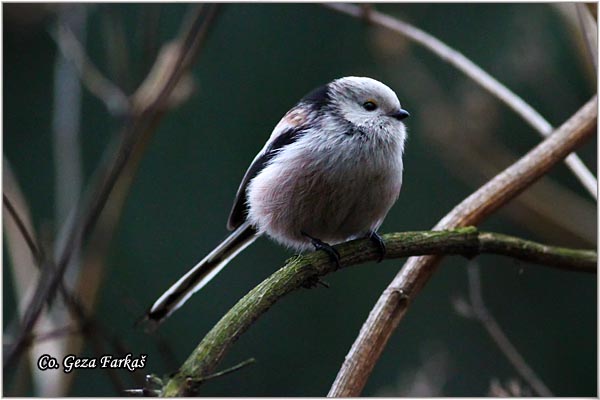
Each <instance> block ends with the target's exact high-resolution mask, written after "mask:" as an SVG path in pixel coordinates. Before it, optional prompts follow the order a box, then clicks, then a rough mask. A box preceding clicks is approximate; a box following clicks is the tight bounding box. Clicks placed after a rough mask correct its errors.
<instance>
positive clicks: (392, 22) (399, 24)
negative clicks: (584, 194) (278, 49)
mask: <svg viewBox="0 0 600 400" xmlns="http://www.w3.org/2000/svg"><path fill="white" fill-rule="evenodd" d="M325 7H327V8H330V9H333V10H336V11H339V12H341V13H344V14H347V15H351V16H353V17H356V18H367V19H368V21H369V22H370V23H373V24H377V25H378V26H381V27H384V28H387V29H390V30H392V31H394V32H397V33H400V34H401V35H404V36H406V37H407V38H408V39H410V40H412V41H414V42H415V43H417V44H420V45H422V46H423V47H425V48H426V49H428V50H430V51H431V52H433V53H434V54H436V55H438V56H439V57H440V58H441V59H442V60H443V61H446V62H447V63H449V64H451V65H452V66H454V67H456V68H457V69H458V70H459V71H461V72H463V73H464V74H465V75H466V76H468V77H469V78H471V79H472V80H473V81H474V82H476V83H478V84H479V85H481V86H482V87H483V88H484V89H486V90H487V91H488V92H490V93H491V94H492V95H494V96H496V97H497V98H498V99H499V100H501V101H502V102H503V103H504V104H506V105H507V106H508V107H509V108H511V109H512V110H513V111H514V112H516V113H517V114H518V115H519V116H520V117H521V118H523V120H525V122H527V123H528V124H529V125H530V126H531V127H533V128H534V129H535V130H536V131H537V132H538V133H540V134H541V135H542V136H544V137H546V136H548V135H549V134H550V133H552V131H553V129H554V128H553V127H552V125H551V124H550V123H549V122H548V121H546V119H544V117H542V116H541V115H540V113H538V112H537V111H536V110H535V109H534V108H533V107H531V106H530V105H529V104H528V103H526V102H525V101H524V100H523V99H522V98H521V97H519V96H517V95H516V94H515V93H513V92H512V91H511V90H509V89H508V88H507V87H506V86H504V85H503V84H502V83H500V82H498V81H497V80H496V79H495V78H494V77H492V76H491V75H490V74H488V73H487V72H485V71H484V70H483V69H481V67H479V66H478V65H477V64H475V63H474V62H473V61H471V60H470V59H468V58H467V57H465V56H464V55H463V54H462V53H460V52H459V51H457V50H455V49H453V48H451V47H450V46H448V45H447V44H445V43H443V42H442V41H441V40H439V39H437V38H436V37H434V36H432V35H430V34H428V33H427V32H425V31H423V30H421V29H419V28H417V27H415V26H412V25H410V24H408V23H406V22H404V21H400V20H399V19H397V18H394V17H391V16H389V15H386V14H384V13H381V12H378V11H375V10H370V11H369V13H368V14H367V15H365V14H364V12H363V9H362V8H361V7H359V6H354V5H350V4H342V3H328V4H325ZM565 162H566V163H567V165H568V167H569V168H570V169H571V171H572V172H573V173H574V174H575V176H576V177H577V179H578V180H579V181H580V182H581V184H582V185H583V186H584V187H585V188H586V189H587V191H588V192H589V193H590V195H592V197H593V198H594V199H597V196H598V195H597V190H598V181H597V179H596V177H594V175H593V174H592V173H591V172H590V170H589V169H588V168H587V167H586V166H585V164H583V162H582V161H581V159H580V158H579V157H578V156H577V155H576V154H574V153H573V154H571V155H569V156H568V157H567V158H566V159H565Z"/></svg>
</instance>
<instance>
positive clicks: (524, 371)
mask: <svg viewBox="0 0 600 400" xmlns="http://www.w3.org/2000/svg"><path fill="white" fill-rule="evenodd" d="M479 270H480V266H479V265H478V264H477V263H476V262H471V263H469V265H468V269H467V273H468V277H469V299H470V304H469V305H468V307H469V309H468V310H469V311H470V313H471V318H476V319H477V320H479V321H480V322H481V324H482V325H483V327H484V328H485V330H486V331H487V333H488V335H490V337H491V339H492V340H493V341H494V343H495V344H496V345H497V346H498V348H499V349H500V351H501V352H502V354H504V356H505V357H506V358H507V359H508V361H509V362H510V363H511V364H512V366H513V367H514V368H515V370H516V371H517V372H518V373H519V375H520V376H521V378H523V379H524V380H525V382H527V383H528V384H529V386H530V387H531V388H532V389H533V390H534V391H535V393H536V394H537V395H538V396H541V397H553V394H552V392H551V391H550V389H548V387H547V386H546V384H545V383H544V382H543V381H542V380H541V379H540V378H539V377H538V376H537V374H536V373H535V371H534V370H533V369H532V368H531V367H530V366H529V364H527V362H526V361H525V359H524V358H523V356H522V355H521V354H520V353H519V351H518V350H517V348H516V347H515V346H514V345H513V344H512V343H511V341H510V340H509V339H508V336H506V333H504V331H503V330H502V327H500V324H499V323H498V322H497V321H496V319H495V318H494V316H493V315H492V314H491V313H490V312H489V310H488V308H487V306H486V305H485V303H484V301H483V294H482V290H481V278H480V274H479Z"/></svg>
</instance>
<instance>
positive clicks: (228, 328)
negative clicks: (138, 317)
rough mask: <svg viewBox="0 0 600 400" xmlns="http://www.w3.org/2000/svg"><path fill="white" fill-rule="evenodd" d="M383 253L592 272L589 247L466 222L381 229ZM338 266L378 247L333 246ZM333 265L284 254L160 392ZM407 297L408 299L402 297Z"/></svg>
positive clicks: (191, 384) (204, 368) (193, 380)
mask: <svg viewBox="0 0 600 400" xmlns="http://www.w3.org/2000/svg"><path fill="white" fill-rule="evenodd" d="M382 238H383V239H384V241H385V244H386V248H387V253H386V259H394V258H402V257H410V256H417V255H426V254H427V255H433V254H445V255H449V254H457V255H463V256H466V257H469V258H471V257H474V256H476V255H478V254H483V253H490V254H501V255H505V256H509V257H513V258H516V259H519V260H523V261H528V262H532V263H536V264H542V265H546V266H550V267H556V268H561V269H565V270H569V271H580V272H591V273H595V272H596V263H597V254H596V252H595V251H589V250H574V249H568V248H562V247H555V246H547V245H543V244H540V243H535V242H531V241H528V240H524V239H520V238H517V237H512V236H507V235H502V234H498V233H490V232H480V231H478V230H477V228H474V227H466V228H459V229H454V230H446V231H423V232H402V233H389V234H386V235H383V236H382ZM335 247H336V249H337V250H338V251H339V253H340V256H341V259H340V267H341V268H345V267H349V266H351V265H357V264H361V263H365V262H368V261H376V260H378V258H379V256H380V253H379V248H378V247H377V246H376V245H375V244H374V243H373V242H372V241H371V240H369V239H358V240H353V241H350V242H347V243H343V244H340V245H338V246H335ZM335 270H336V266H335V265H334V264H333V263H332V262H331V260H330V259H329V257H328V255H327V254H326V253H325V252H323V251H317V252H314V253H310V254H307V255H304V256H297V257H293V258H291V259H289V260H288V261H287V263H286V265H285V266H284V267H283V268H281V269H280V270H278V271H277V272H275V273H274V274H273V275H271V276H270V277H268V278H267V279H265V280H264V281H263V282H262V283H260V284H259V285H258V286H256V287H255V288H254V289H252V290H251V291H250V292H249V293H248V294H247V295H246V296H244V297H243V298H242V299H241V300H240V301H238V303H237V304H236V305H235V306H233V307H232V308H231V310H229V312H228V313H227V314H225V316H224V317H223V318H221V320H220V321H219V322H218V323H217V324H216V325H215V326H214V327H213V328H212V329H211V331H210V332H209V333H208V334H207V335H206V336H205V337H204V339H203V340H202V341H201V342H200V344H199V345H198V346H197V347H196V349H195V350H194V351H193V352H192V354H191V355H190V356H189V357H188V359H187V360H186V361H185V363H184V364H183V365H182V367H181V368H180V369H179V371H178V372H177V373H176V374H175V375H174V376H173V377H171V378H170V379H169V380H168V381H167V382H166V384H165V385H164V387H163V388H162V391H161V395H162V396H165V397H170V396H192V395H194V394H196V393H197V390H198V387H199V385H200V383H201V382H203V381H204V379H203V378H204V377H206V376H209V375H210V374H212V373H213V372H214V370H215V368H216V367H217V365H218V364H219V362H220V361H221V360H222V359H223V357H224V355H225V353H226V352H227V351H228V350H229V348H230V347H231V346H232V345H233V344H234V343H235V341H236V340H237V339H238V338H239V337H240V336H241V335H242V334H243V333H244V332H245V331H246V330H247V329H248V328H249V327H250V326H251V325H252V323H253V322H254V321H256V320H257V319H258V318H259V317H260V316H261V315H262V314H264V313H265V312H266V311H267V310H268V309H269V308H270V307H271V306H272V305H273V304H275V302H277V301H278V300H279V299H280V298H282V297H283V296H285V295H286V294H288V293H290V292H292V291H294V290H296V289H299V288H302V287H310V286H312V285H314V284H315V283H316V282H317V281H318V279H319V277H321V276H324V275H326V274H328V273H331V272H334V271H335ZM407 300H410V299H407Z"/></svg>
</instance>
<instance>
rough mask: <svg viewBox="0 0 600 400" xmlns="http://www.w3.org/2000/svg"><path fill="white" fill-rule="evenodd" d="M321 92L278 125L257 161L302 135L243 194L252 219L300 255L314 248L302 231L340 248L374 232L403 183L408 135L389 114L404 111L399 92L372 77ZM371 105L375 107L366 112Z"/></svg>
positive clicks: (342, 82)
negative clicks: (287, 138) (282, 139)
mask: <svg viewBox="0 0 600 400" xmlns="http://www.w3.org/2000/svg"><path fill="white" fill-rule="evenodd" d="M318 90H322V92H321V93H320V94H318V93H317V94H316V95H315V94H314V93H313V95H312V97H311V95H309V96H307V98H308V99H306V98H305V100H302V101H300V103H299V104H298V105H297V106H296V107H294V108H293V109H292V110H290V111H289V112H288V113H287V114H286V115H285V116H284V117H283V119H282V120H281V121H280V122H279V124H278V125H277V126H276V127H275V129H274V131H273V134H272V135H271V138H270V140H269V142H267V144H266V145H265V148H264V149H263V151H262V152H261V153H260V154H259V156H258V157H257V159H258V158H260V156H261V154H264V152H265V151H268V149H269V146H270V144H271V143H273V142H274V141H275V140H277V138H280V137H282V135H289V134H290V132H294V133H293V134H294V135H296V136H297V138H296V139H295V140H294V141H293V142H292V143H289V144H287V145H286V146H285V147H284V148H282V149H280V150H278V151H277V152H276V154H275V155H273V156H272V158H271V159H270V160H269V162H268V163H267V164H266V165H265V166H264V168H263V169H262V170H261V171H260V172H259V173H257V174H256V176H255V177H254V178H252V179H251V180H250V181H249V184H248V187H247V189H246V204H247V218H248V221H249V222H250V223H251V224H252V225H253V226H255V227H256V228H257V230H258V232H259V233H266V234H268V235H269V236H270V237H272V238H273V239H275V240H276V241H278V242H280V243H282V244H284V245H286V246H289V247H291V248H294V249H296V250H306V249H308V248H310V247H311V241H310V239H309V238H308V237H306V236H303V234H302V232H305V233H307V234H309V235H310V236H312V237H315V238H318V239H320V240H322V241H324V242H327V243H329V244H336V243H340V242H343V241H346V240H348V239H352V238H355V237H358V236H362V235H365V234H367V233H369V232H371V231H376V230H377V228H379V226H380V225H381V223H382V222H383V219H384V217H385V216H386V214H387V212H388V211H389V209H390V208H391V206H392V205H393V204H394V202H395V201H396V199H397V197H398V194H399V193H400V187H401V185H402V153H403V150H404V141H405V137H406V133H405V128H404V124H403V123H402V122H400V121H399V120H398V119H396V118H390V117H389V114H391V113H394V112H396V111H397V110H400V103H399V101H398V99H397V97H396V95H395V94H394V92H393V91H392V90H391V89H389V88H388V87H387V86H385V85H383V84H382V83H380V82H378V81H375V80H373V79H370V78H342V79H340V80H337V81H334V82H332V83H331V84H329V85H327V86H326V88H325V89H318ZM323 90H324V91H323ZM366 101H375V102H376V103H377V104H378V110H375V111H366V110H365V109H364V108H362V104H363V103H364V102H366ZM255 160H256V159H255Z"/></svg>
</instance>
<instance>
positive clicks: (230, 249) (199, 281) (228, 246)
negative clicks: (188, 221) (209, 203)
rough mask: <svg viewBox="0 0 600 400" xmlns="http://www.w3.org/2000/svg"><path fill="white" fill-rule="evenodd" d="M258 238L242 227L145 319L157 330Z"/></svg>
mask: <svg viewBox="0 0 600 400" xmlns="http://www.w3.org/2000/svg"><path fill="white" fill-rule="evenodd" d="M257 238H258V235H257V234H256V230H255V229H254V228H253V227H252V226H250V224H249V223H248V222H245V223H243V224H242V225H240V227H239V228H237V229H236V230H235V231H233V233H232V234H231V235H229V237H227V239H225V240H224V241H223V242H222V243H221V244H220V245H218V246H217V247H216V248H215V249H214V250H213V251H211V252H210V253H209V254H208V255H207V256H206V257H204V259H203V260H202V261H200V262H199V263H198V264H196V266H195V267H194V268H192V269H191V270H189V271H188V273H186V274H185V275H184V276H182V277H181V278H180V279H179V280H178V281H177V282H175V284H173V285H172V286H171V287H170V288H169V289H168V290H167V291H166V292H165V293H164V294H163V295H162V296H160V298H159V299H158V300H156V302H155V303H154V304H153V305H152V307H151V308H150V310H149V311H148V312H147V314H146V319H147V320H148V321H150V324H151V325H152V326H153V327H156V326H158V324H160V323H161V322H162V321H164V320H165V319H166V318H167V317H168V316H169V315H171V314H172V313H173V312H174V311H175V310H177V309H178V308H179V307H181V306H182V305H183V303H185V302H186V301H187V299H189V298H190V296H191V295H192V294H194V293H195V292H196V291H198V290H200V288H202V287H203V286H204V285H206V284H207V283H208V282H209V281H210V280H211V279H212V278H214V276H215V275H217V274H218V273H219V272H220V271H221V270H222V269H223V268H224V267H225V266H226V265H227V263H229V261H231V260H232V259H233V258H234V257H235V256H236V255H238V253H240V252H241V251H242V250H244V249H245V248H246V247H248V246H249V245H250V244H251V243H252V242H254V241H255V240H256V239H257Z"/></svg>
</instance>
